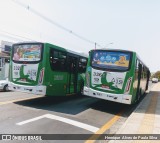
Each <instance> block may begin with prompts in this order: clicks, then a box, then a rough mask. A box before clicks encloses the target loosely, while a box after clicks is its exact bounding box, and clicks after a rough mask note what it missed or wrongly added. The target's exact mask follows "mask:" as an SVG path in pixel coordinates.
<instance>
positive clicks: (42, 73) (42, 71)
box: [38, 68, 44, 85]
mask: <svg viewBox="0 0 160 143" xmlns="http://www.w3.org/2000/svg"><path fill="white" fill-rule="evenodd" d="M43 78H44V68H42V69H41V71H40V74H39V81H38V83H39V85H41V84H42V83H43Z"/></svg>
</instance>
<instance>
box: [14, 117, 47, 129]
mask: <svg viewBox="0 0 160 143" xmlns="http://www.w3.org/2000/svg"><path fill="white" fill-rule="evenodd" d="M42 118H45V115H42V116H39V117H36V118H32V119H29V120H25V121H23V122H20V123H17V125H20V126H21V125H24V124H27V123H30V122H33V121H37V120H40V119H42Z"/></svg>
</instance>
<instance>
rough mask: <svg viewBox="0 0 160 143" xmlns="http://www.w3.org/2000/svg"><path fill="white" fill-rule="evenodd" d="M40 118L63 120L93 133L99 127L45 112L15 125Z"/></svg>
mask: <svg viewBox="0 0 160 143" xmlns="http://www.w3.org/2000/svg"><path fill="white" fill-rule="evenodd" d="M42 118H49V119H53V120H57V121H61V122H64V123H67V124H70V125H73V126H76V127H79V128H82V129H85V130H88V131H91V132H93V133H95V132H97V131H98V130H99V128H97V127H94V126H91V125H88V124H85V123H81V122H78V121H74V120H71V119H67V118H64V117H60V116H56V115H52V114H45V115H42V116H39V117H36V118H32V119H29V120H25V121H23V122H20V123H17V125H24V124H27V123H30V122H33V121H36V120H39V119H42Z"/></svg>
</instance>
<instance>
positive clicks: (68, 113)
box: [0, 83, 153, 143]
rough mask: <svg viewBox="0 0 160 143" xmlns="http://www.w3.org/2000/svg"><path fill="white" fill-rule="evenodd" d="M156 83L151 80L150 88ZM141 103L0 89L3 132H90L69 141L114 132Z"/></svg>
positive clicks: (0, 132) (0, 119) (0, 131)
mask: <svg viewBox="0 0 160 143" xmlns="http://www.w3.org/2000/svg"><path fill="white" fill-rule="evenodd" d="M152 86H153V84H151V83H150V88H151V87H152ZM141 100H143V98H142V99H141ZM137 105H138V104H136V105H124V104H119V103H114V102H109V101H105V100H100V99H96V98H90V97H85V96H68V97H52V98H51V97H49V98H48V97H39V96H37V95H32V94H26V93H21V92H0V134H70V135H73V134H80V135H83V134H89V135H88V136H87V138H86V139H83V140H81V141H78V140H76V141H69V139H70V137H71V136H70V135H68V136H67V137H66V141H65V142H85V141H86V140H87V139H89V137H91V136H93V135H94V134H95V133H99V134H105V133H110V134H114V133H115V132H116V131H117V130H118V129H119V128H120V127H121V125H122V124H123V123H124V122H125V120H126V119H127V118H128V116H129V115H130V114H131V113H132V112H133V110H134V109H135V108H136V106H137ZM117 114H119V116H117ZM12 142H16V143H17V142H22V141H12ZM24 142H28V141H24ZM29 142H33V141H29ZM34 142H36V141H34ZM37 142H38V141H37ZM41 142H64V141H60V140H59V141H58V140H52V141H41Z"/></svg>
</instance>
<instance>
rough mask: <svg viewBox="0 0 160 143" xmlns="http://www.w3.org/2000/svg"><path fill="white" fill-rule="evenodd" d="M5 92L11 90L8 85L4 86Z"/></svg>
mask: <svg viewBox="0 0 160 143" xmlns="http://www.w3.org/2000/svg"><path fill="white" fill-rule="evenodd" d="M3 91H5V92H6V91H9V89H8V84H6V85H5V86H4V88H3Z"/></svg>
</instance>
